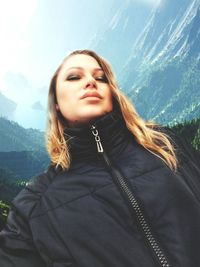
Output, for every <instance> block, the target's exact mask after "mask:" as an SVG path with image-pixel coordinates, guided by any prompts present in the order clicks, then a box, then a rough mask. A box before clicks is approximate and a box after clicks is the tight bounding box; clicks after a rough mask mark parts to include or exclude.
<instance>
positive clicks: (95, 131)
mask: <svg viewBox="0 0 200 267" xmlns="http://www.w3.org/2000/svg"><path fill="white" fill-rule="evenodd" d="M91 131H92V134H93V135H94V138H95V141H96V144H97V150H98V152H99V153H103V146H102V144H101V139H100V137H99V132H98V130H97V129H96V127H95V126H94V125H92V126H91Z"/></svg>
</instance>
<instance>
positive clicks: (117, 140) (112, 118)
mask: <svg viewBox="0 0 200 267" xmlns="http://www.w3.org/2000/svg"><path fill="white" fill-rule="evenodd" d="M92 125H93V126H95V128H96V129H97V130H98V134H99V137H100V139H101V143H102V146H103V148H104V150H105V151H106V153H107V154H110V155H113V156H117V154H118V153H120V151H121V149H122V147H123V146H124V145H125V144H126V141H127V134H130V133H129V131H128V129H127V128H126V124H125V121H124V119H123V117H122V115H121V113H119V112H117V111H112V112H109V113H107V114H106V115H103V116H101V117H98V118H96V119H94V120H92V121H90V122H89V123H87V124H81V126H79V127H72V128H69V127H68V128H65V129H64V135H65V137H66V141H67V143H68V145H69V151H70V155H71V157H72V163H73V162H74V161H75V162H77V161H79V162H80V161H81V162H83V161H85V160H89V161H91V160H92V161H94V160H95V158H97V157H99V155H98V154H99V153H98V150H97V144H96V141H95V137H94V134H93V133H92Z"/></svg>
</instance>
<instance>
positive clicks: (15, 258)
mask: <svg viewBox="0 0 200 267" xmlns="http://www.w3.org/2000/svg"><path fill="white" fill-rule="evenodd" d="M92 125H93V126H90V127H89V126H87V127H86V126H85V127H82V128H74V129H68V130H66V131H65V134H66V136H67V137H69V136H70V137H71V138H70V141H69V145H70V152H71V156H72V164H71V167H70V169H69V170H68V171H61V170H55V168H54V167H53V166H50V167H49V168H48V170H47V171H46V172H45V173H43V174H41V175H39V176H37V177H35V178H34V179H32V180H31V182H30V183H29V184H28V185H27V186H26V188H25V189H23V190H22V191H21V192H20V193H19V195H18V196H17V197H16V198H15V199H14V200H13V202H12V206H11V209H10V213H9V216H8V220H7V224H6V226H5V228H4V229H3V231H2V232H1V233H0V266H1V267H44V266H49V267H50V266H51V267H67V266H70V267H75V266H76V267H155V266H157V267H164V266H165V267H167V266H170V267H198V266H200V200H199V195H200V194H199V192H200V191H199V188H200V186H199V185H200V182H199V179H200V171H199V169H198V166H197V165H195V163H194V160H195V159H194V160H191V159H190V157H188V155H184V152H183V150H181V148H179V149H178V150H177V154H178V156H179V159H180V161H181V162H180V165H179V170H178V172H177V173H174V172H172V171H171V170H170V169H169V168H168V167H167V166H166V165H165V164H164V163H163V161H162V160H161V159H159V158H158V157H157V156H155V155H153V154H152V153H150V152H149V151H148V150H146V149H145V148H143V147H142V146H141V145H139V144H138V143H137V142H136V141H135V139H134V137H133V135H132V134H131V133H130V132H129V131H128V130H127V128H126V126H125V123H124V121H123V119H122V117H121V116H119V115H118V113H116V112H111V113H109V114H107V115H104V116H102V117H100V118H98V119H96V120H95V121H94V122H93V124H92Z"/></svg>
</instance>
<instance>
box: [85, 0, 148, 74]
mask: <svg viewBox="0 0 200 267" xmlns="http://www.w3.org/2000/svg"><path fill="white" fill-rule="evenodd" d="M111 10H112V16H111V17H110V18H109V20H105V21H104V22H103V25H102V30H100V31H99V32H98V35H95V36H94V37H93V39H92V40H91V44H90V45H89V46H90V48H91V49H93V50H95V51H97V53H99V54H100V55H102V56H103V57H105V58H106V59H107V60H108V61H111V62H112V67H113V69H114V71H115V72H116V73H117V76H118V75H120V73H121V70H122V67H123V65H124V64H125V62H126V60H127V58H128V57H129V55H130V52H131V49H132V47H133V46H134V44H135V42H136V39H137V37H138V35H139V34H140V33H141V31H142V30H143V28H144V26H145V24H146V23H147V21H148V18H149V16H150V12H151V8H150V7H149V6H148V5H143V3H142V2H140V3H139V2H138V1H132V0H124V1H115V2H114V4H113V6H112V8H111ZM113 14H114V15H113Z"/></svg>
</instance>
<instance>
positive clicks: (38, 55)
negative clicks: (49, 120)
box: [0, 0, 158, 129]
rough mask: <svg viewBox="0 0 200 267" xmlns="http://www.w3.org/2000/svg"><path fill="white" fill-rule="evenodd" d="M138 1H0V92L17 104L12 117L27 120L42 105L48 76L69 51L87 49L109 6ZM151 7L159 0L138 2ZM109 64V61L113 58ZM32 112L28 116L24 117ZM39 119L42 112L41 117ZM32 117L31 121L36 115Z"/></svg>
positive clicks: (27, 124) (108, 14)
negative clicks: (33, 107) (33, 108)
mask: <svg viewBox="0 0 200 267" xmlns="http://www.w3.org/2000/svg"><path fill="white" fill-rule="evenodd" d="M114 1H115V2H118V3H119V6H120V5H121V4H123V2H125V1H133V2H138V0H96V1H93V0H57V1H56V0H40V1H39V0H29V1H26V0H18V1H16V0H7V1H1V3H0V34H1V44H0V58H1V61H0V91H1V92H2V93H3V94H4V95H5V96H7V97H8V98H10V99H11V100H13V101H15V102H16V103H18V113H17V114H16V120H17V121H19V123H21V124H22V125H23V126H24V127H31V126H33V128H34V127H36V128H41V129H43V128H44V120H43V119H42V120H40V115H38V118H36V120H37V122H36V124H34V123H33V122H31V120H30V118H32V117H31V111H30V105H32V104H33V103H35V102H36V101H40V102H41V104H42V105H43V106H44V107H46V102H47V91H48V86H49V81H50V78H51V77H52V75H53V73H54V71H55V70H56V68H57V66H58V65H59V64H60V63H61V61H62V59H63V58H64V57H65V56H66V55H67V54H68V53H69V52H70V51H72V50H75V49H83V48H88V46H89V44H90V41H91V39H92V38H93V37H94V35H95V34H98V32H99V31H101V30H102V27H104V28H105V27H106V25H105V23H106V22H107V21H108V20H109V18H110V19H111V18H112V15H114V14H112V9H111V7H112V4H113V2H114ZM139 2H141V3H143V4H145V5H149V6H152V5H154V4H156V3H157V2H158V1H157V0H141V1H139ZM111 64H112V62H111ZM27 114H29V115H30V117H28V116H27ZM41 117H42V116H41ZM32 120H34V115H33V118H32Z"/></svg>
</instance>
